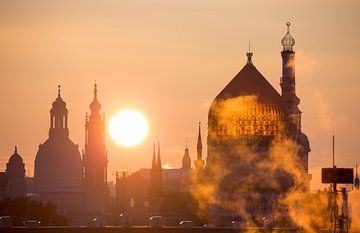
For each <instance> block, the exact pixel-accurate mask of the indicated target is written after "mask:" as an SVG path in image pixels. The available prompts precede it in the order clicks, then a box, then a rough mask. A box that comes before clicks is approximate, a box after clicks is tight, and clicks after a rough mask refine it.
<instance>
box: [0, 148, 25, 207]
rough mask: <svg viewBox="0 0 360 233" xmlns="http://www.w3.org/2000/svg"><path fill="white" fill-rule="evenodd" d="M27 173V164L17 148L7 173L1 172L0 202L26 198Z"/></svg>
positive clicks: (8, 164) (10, 159) (10, 160)
mask: <svg viewBox="0 0 360 233" xmlns="http://www.w3.org/2000/svg"><path fill="white" fill-rule="evenodd" d="M25 172H26V171H25V164H24V162H23V159H22V158H21V156H20V155H19V153H18V151H17V147H16V146H15V151H14V154H12V155H11V156H10V158H9V162H8V163H7V164H6V170H5V172H0V200H2V199H5V198H12V199H14V198H18V197H25V196H26V183H25Z"/></svg>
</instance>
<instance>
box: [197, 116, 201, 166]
mask: <svg viewBox="0 0 360 233" xmlns="http://www.w3.org/2000/svg"><path fill="white" fill-rule="evenodd" d="M197 158H198V159H202V140H201V122H199V132H198V140H197Z"/></svg>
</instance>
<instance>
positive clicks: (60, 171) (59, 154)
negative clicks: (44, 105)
mask: <svg viewBox="0 0 360 233" xmlns="http://www.w3.org/2000/svg"><path fill="white" fill-rule="evenodd" d="M81 167H82V165H81V156H80V153H79V149H78V145H75V144H74V143H73V142H72V141H71V140H70V138H69V129H68V110H67V108H66V103H65V102H64V100H63V99H62V98H61V93H60V85H59V86H58V94H57V98H56V100H55V101H54V102H53V103H52V108H51V110H50V129H49V138H48V139H47V140H46V141H45V142H44V143H43V144H40V145H39V150H38V152H37V154H36V158H35V169H34V170H35V171H34V184H35V188H36V191H37V192H41V191H45V190H52V189H62V188H66V187H71V188H75V187H80V186H81V183H82V182H81V181H82V171H81V170H82V168H81Z"/></svg>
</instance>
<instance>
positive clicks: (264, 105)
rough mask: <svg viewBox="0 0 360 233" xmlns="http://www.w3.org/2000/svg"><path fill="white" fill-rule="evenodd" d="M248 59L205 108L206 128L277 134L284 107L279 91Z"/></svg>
mask: <svg viewBox="0 0 360 233" xmlns="http://www.w3.org/2000/svg"><path fill="white" fill-rule="evenodd" d="M247 56H248V62H247V64H246V65H245V66H244V67H243V68H242V69H241V70H240V72H239V73H238V74H237V75H236V76H235V77H234V78H233V79H232V80H231V81H230V83H229V84H228V85H226V86H225V88H224V89H223V90H222V91H221V92H220V93H219V94H218V95H217V97H216V98H215V99H214V101H213V103H212V104H211V107H210V111H209V130H212V131H213V132H210V133H215V134H218V135H264V136H273V135H278V134H281V130H282V129H281V127H282V125H281V124H282V122H283V118H284V109H283V104H282V98H281V96H280V94H279V93H278V92H277V91H276V90H275V89H274V88H273V87H272V86H271V84H270V83H269V82H268V81H267V80H266V79H265V77H264V76H263V75H262V74H261V73H260V72H259V71H258V70H257V69H256V67H255V66H254V65H253V64H252V61H251V56H252V53H247Z"/></svg>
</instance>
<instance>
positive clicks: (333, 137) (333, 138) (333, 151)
mask: <svg viewBox="0 0 360 233" xmlns="http://www.w3.org/2000/svg"><path fill="white" fill-rule="evenodd" d="M332 156H333V168H335V167H336V166H335V123H334V121H333V136H332Z"/></svg>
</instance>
